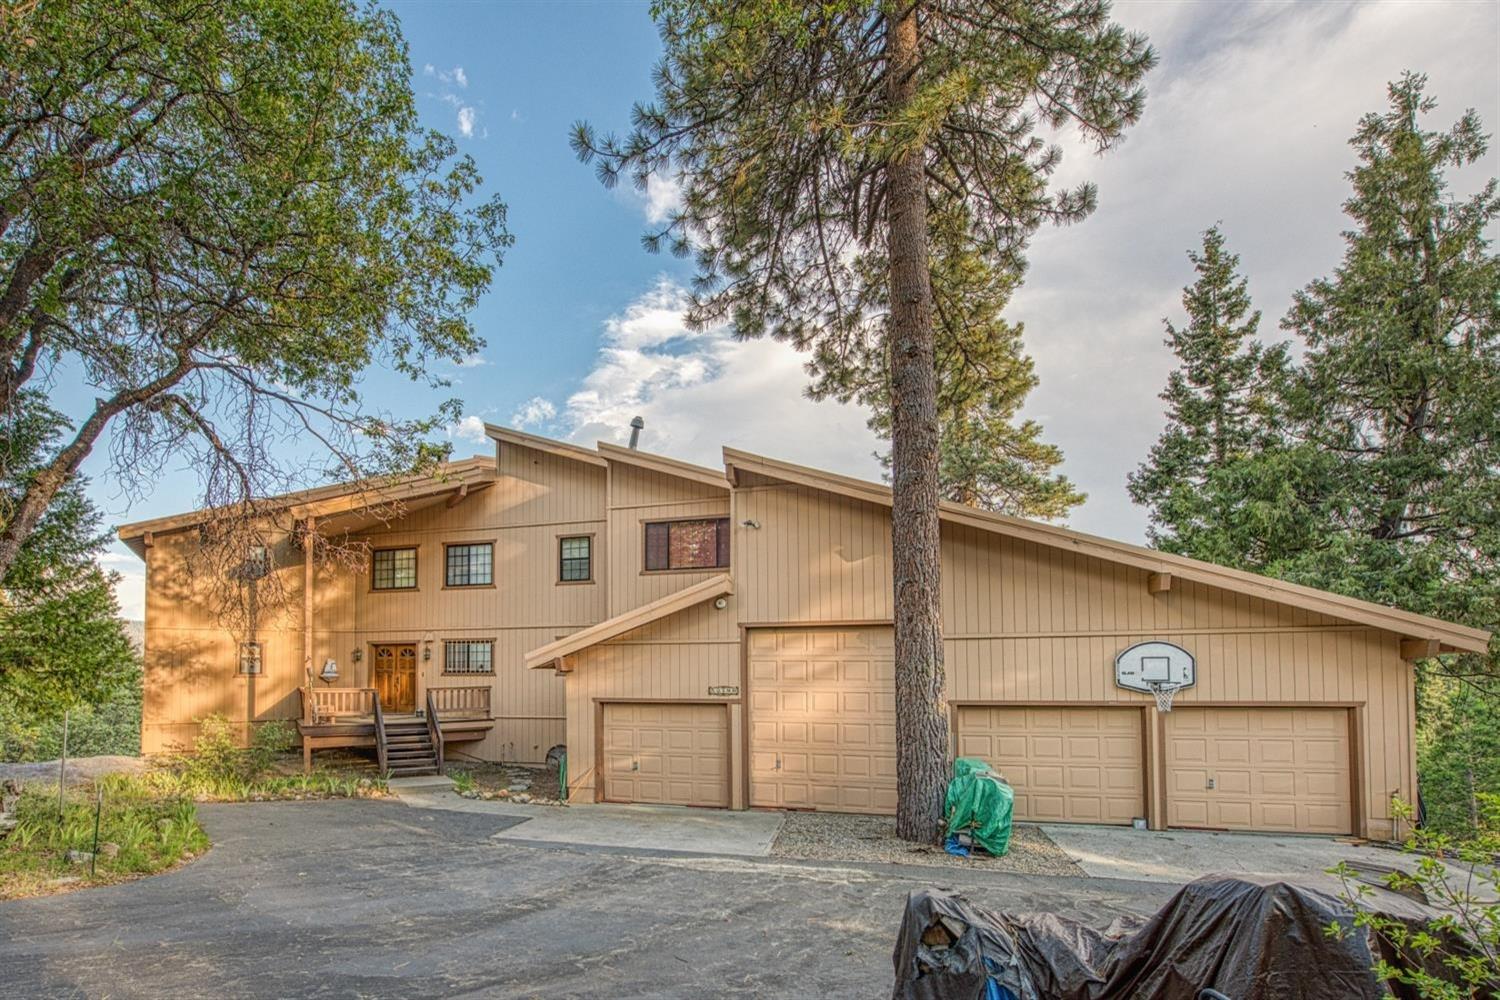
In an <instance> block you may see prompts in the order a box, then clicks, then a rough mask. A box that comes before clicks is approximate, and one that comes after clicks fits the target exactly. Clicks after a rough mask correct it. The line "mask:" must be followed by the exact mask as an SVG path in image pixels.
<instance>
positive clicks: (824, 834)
mask: <svg viewBox="0 0 1500 1000" xmlns="http://www.w3.org/2000/svg"><path fill="white" fill-rule="evenodd" d="M771 855H772V856H773V857H782V858H807V859H814V860H818V861H866V862H878V863H884V864H902V865H933V866H937V867H944V868H969V869H975V868H980V869H984V870H986V871H1009V872H1023V873H1025V874H1028V875H1068V876H1077V877H1082V876H1083V875H1084V874H1085V873H1084V870H1083V869H1082V868H1080V867H1078V865H1077V864H1075V863H1074V862H1073V859H1072V858H1070V857H1068V855H1067V854H1065V853H1064V852H1063V850H1062V848H1060V847H1058V846H1057V845H1056V844H1054V843H1053V842H1052V841H1051V839H1050V838H1048V836H1047V835H1046V834H1045V833H1043V832H1042V830H1041V828H1040V827H1035V826H1027V825H1024V824H1017V825H1016V826H1015V828H1014V829H1013V831H1012V832H1011V838H1010V850H1009V851H1008V852H1007V853H1006V855H1005V857H1003V858H994V857H990V856H989V855H988V854H985V853H983V852H982V851H976V852H974V853H973V854H971V855H970V856H969V857H967V858H960V857H957V856H955V855H952V854H949V853H948V852H947V851H944V850H943V849H942V848H941V847H923V846H919V845H915V844H909V843H907V842H906V841H904V840H899V839H897V837H896V820H895V817H892V816H860V815H855V814H853V813H827V812H789V813H787V814H786V822H785V823H783V824H782V826H781V832H780V833H778V834H777V835H776V842H775V843H774V844H772V845H771Z"/></svg>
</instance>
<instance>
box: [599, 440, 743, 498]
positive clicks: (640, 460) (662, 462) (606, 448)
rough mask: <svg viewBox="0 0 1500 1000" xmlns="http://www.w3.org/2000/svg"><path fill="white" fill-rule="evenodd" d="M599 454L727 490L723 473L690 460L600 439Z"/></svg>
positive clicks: (727, 482) (627, 463) (611, 459)
mask: <svg viewBox="0 0 1500 1000" xmlns="http://www.w3.org/2000/svg"><path fill="white" fill-rule="evenodd" d="M597 447H598V449H599V454H600V455H602V456H604V457H605V458H606V459H608V460H609V461H611V462H620V463H622V464H625V465H635V466H639V467H640V468H643V469H650V470H652V471H653V472H665V473H666V474H667V475H669V476H677V477H678V478H680V479H690V480H692V481H693V482H695V483H702V484H703V485H704V486H713V487H715V488H717V489H721V490H724V491H726V492H727V491H728V490H729V480H728V479H727V478H725V476H724V473H722V472H720V471H719V470H718V469H710V468H706V467H705V466H702V465H694V464H692V463H691V462H683V461H680V460H678V459H675V458H667V457H666V456H665V455H653V454H651V453H650V452H645V451H639V450H637V449H635V448H622V447H620V446H619V445H617V444H610V443H609V442H608V441H600V442H598V445H597Z"/></svg>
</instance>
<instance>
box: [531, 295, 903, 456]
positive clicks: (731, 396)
mask: <svg viewBox="0 0 1500 1000" xmlns="http://www.w3.org/2000/svg"><path fill="white" fill-rule="evenodd" d="M683 306H684V298H683V292H682V290H681V289H680V288H679V287H677V286H676V285H674V284H673V283H671V282H670V281H668V280H666V279H662V280H660V281H659V282H658V283H657V285H656V286H655V287H654V288H652V289H651V290H650V291H648V292H646V293H645V294H643V295H642V296H640V297H639V298H638V299H636V300H635V301H634V302H632V303H631V304H630V305H629V306H628V307H627V308H626V309H625V310H624V312H622V313H620V314H619V315H617V316H614V317H612V318H611V319H610V320H609V321H608V322H607V323H606V324H605V329H604V335H603V337H602V340H601V344H600V349H599V355H598V358H597V359H596V361H595V364H594V367H593V368H592V369H591V370H590V371H589V373H588V375H586V376H585V377H584V379H583V381H582V384H581V385H580V387H579V388H578V390H577V391H576V392H574V393H573V394H572V395H571V396H569V397H568V399H567V401H566V403H565V404H564V406H563V407H562V408H561V415H560V417H559V418H558V421H559V424H560V425H561V426H560V427H559V433H561V434H562V435H563V436H565V437H567V438H569V439H571V440H573V441H577V442H579V443H581V444H585V445H591V444H593V443H594V442H595V441H597V440H605V441H613V442H616V443H622V444H623V443H624V442H626V441H628V440H629V436H630V427H629V424H630V420H631V418H632V417H635V416H640V417H642V418H644V419H645V421H646V429H645V432H644V435H643V437H642V440H641V447H642V448H643V449H645V450H648V451H652V452H657V453H659V454H664V455H670V456H672V457H674V458H681V459H685V460H687V461H691V462H697V463H700V464H702V465H707V466H710V467H718V466H720V465H721V464H722V462H723V456H722V453H721V451H720V449H721V448H722V446H723V445H726V444H727V445H733V446H735V447H739V448H745V449H747V450H750V451H759V452H763V453H766V454H770V455H775V456H777V457H781V458H786V459H790V460H792V461H796V462H804V463H808V464H812V465H817V466H820V467H823V468H828V469H833V470H836V471H839V472H844V473H848V474H850V475H857V476H864V477H867V478H878V477H879V467H878V465H877V463H876V462H875V460H874V458H873V453H874V451H875V449H876V448H877V447H878V446H879V442H878V441H877V440H876V439H875V436H874V435H873V434H871V433H870V431H869V429H868V428H867V427H866V426H865V420H866V418H867V416H868V414H867V413H866V412H865V411H864V410H863V409H861V408H860V407H856V406H844V405H841V404H839V403H835V402H821V403H815V402H813V401H812V400H809V399H808V398H807V397H806V396H805V395H804V394H803V389H804V388H805V387H806V385H807V374H806V372H804V371H803V368H802V364H803V361H804V358H803V357H802V356H801V355H799V354H798V353H797V352H796V351H794V350H792V349H791V348H790V347H788V346H786V345H785V344H782V343H779V342H777V341H774V340H769V339H767V340H749V341H741V340H736V339H735V338H734V337H733V336H732V335H731V334H730V333H729V331H728V330H727V329H725V328H715V329H709V330H701V331H694V330H689V329H688V328H687V326H686V324H685V323H684V322H683ZM541 402H545V401H543V400H532V401H531V402H530V403H528V404H527V405H528V406H530V405H531V404H532V403H541ZM548 406H549V407H550V406H551V404H548ZM522 410H523V411H524V410H525V407H523V408H522ZM523 415H524V412H518V413H517V417H516V418H512V419H513V422H514V421H515V420H516V419H517V418H519V417H521V416H523Z"/></svg>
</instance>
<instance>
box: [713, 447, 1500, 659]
mask: <svg viewBox="0 0 1500 1000" xmlns="http://www.w3.org/2000/svg"><path fill="white" fill-rule="evenodd" d="M724 469H725V474H726V476H727V477H728V479H729V481H730V482H731V483H735V484H736V485H744V484H743V483H741V481H740V476H741V473H749V474H751V477H752V478H753V477H756V476H758V477H763V478H765V479H769V480H775V481H777V482H782V483H791V484H794V485H798V486H805V487H808V488H811V489H815V490H821V491H824V492H828V493H834V494H837V495H840V496H845V497H849V498H852V499H855V500H863V501H865V502H867V503H872V504H878V505H880V506H883V507H889V506H890V505H891V489H890V487H889V486H885V485H882V484H880V483H872V482H868V481H866V480H863V479H854V478H851V477H849V476H841V475H838V474H836V473H832V472H824V471H823V470H821V469H811V468H808V467H807V466H802V465H794V464H792V463H790V462H782V461H779V460H777V459H773V458H766V457H765V456H763V455H755V454H751V453H750V452H744V451H738V450H736V449H734V448H725V449H724ZM939 517H940V518H941V519H942V520H943V521H946V522H948V523H950V524H962V525H966V526H968V527H971V528H976V529H978V530H980V531H988V532H993V533H995V534H1000V535H1008V536H1011V537H1014V538H1018V539H1021V540H1023V541H1028V542H1035V543H1038V544H1042V545H1049V546H1052V547H1054V548H1060V549H1065V550H1067V551H1070V552H1076V553H1078V554H1079V555H1084V556H1090V557H1093V558H1096V559H1103V560H1106V561H1108V562H1114V563H1123V564H1124V565H1127V566H1133V567H1135V568H1137V569H1141V570H1145V571H1146V572H1147V573H1153V574H1162V575H1165V576H1170V577H1177V578H1180V579H1184V580H1193V581H1195V582H1197V583H1202V584H1206V585H1208V586H1211V587H1218V588H1220V589H1223V590H1228V591H1232V592H1235V593H1240V594H1246V595H1249V596H1252V597H1259V598H1263V599H1264V600H1268V601H1274V602H1276V603H1278V604H1288V605H1292V606H1295V607H1299V608H1306V609H1307V610H1310V611H1315V612H1318V613H1320V614H1325V615H1329V616H1330V617H1334V618H1341V619H1344V620H1345V621H1350V622H1355V623H1357V624H1361V625H1369V626H1371V627H1374V628H1379V629H1384V630H1385V631H1388V632H1394V633H1395V634H1397V635H1399V636H1402V637H1403V638H1405V639H1414V640H1422V641H1424V642H1427V643H1436V644H1437V646H1436V649H1435V652H1442V653H1452V652H1468V653H1483V652H1486V651H1487V650H1488V649H1489V642H1490V633H1488V632H1486V631H1484V630H1483V629H1477V628H1470V627H1468V626H1466V625H1457V624H1454V623H1452V622H1445V621H1442V620H1440V619H1437V618H1429V617H1427V616H1426V615H1419V614H1414V613H1412V612H1409V611H1402V610H1400V609H1398V608H1392V607H1387V606H1386V605H1383V604H1375V603H1373V602H1370V601H1361V600H1359V599H1357V598H1353V597H1345V596H1344V595H1342V594H1333V593H1329V592H1328V591H1324V590H1317V589H1315V588H1313V587H1304V586H1302V585H1300V584H1295V583H1288V582H1286V581H1285V580H1277V579H1274V578H1272V577H1268V576H1260V575H1259V574H1256V573H1248V572H1245V571H1244V570H1236V569H1229V568H1227V567H1224V566H1218V565H1215V564H1214V563H1208V562H1202V561H1200V560H1197V559H1189V558H1187V557H1186V556H1177V555H1172V554H1170V553H1167V552H1159V551H1157V550H1155V549H1148V548H1144V547H1143V546H1139V545H1131V544H1129V543H1127V542H1117V541H1114V540H1112V539H1108V538H1100V537H1098V536H1097V535H1088V534H1084V533H1083V532H1081V531H1074V530H1072V529H1071V528H1060V527H1058V526H1057V525H1053V524H1042V523H1040V522H1038V521H1028V520H1026V519H1025V518H1019V517H1010V516H1008V515H1005V514H996V513H993V512H991V511H985V510H977V509H975V508H973V507H965V506H963V505H961V504H955V503H944V504H942V505H940V508H939ZM1427 648H1431V647H1427ZM1429 655H1433V654H1429Z"/></svg>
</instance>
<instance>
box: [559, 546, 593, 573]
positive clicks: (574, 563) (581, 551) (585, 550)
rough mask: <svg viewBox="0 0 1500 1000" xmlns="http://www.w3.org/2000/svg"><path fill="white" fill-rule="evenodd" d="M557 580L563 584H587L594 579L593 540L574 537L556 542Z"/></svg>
mask: <svg viewBox="0 0 1500 1000" xmlns="http://www.w3.org/2000/svg"><path fill="white" fill-rule="evenodd" d="M557 578H558V579H559V580H561V581H562V582H563V583H587V582H589V581H590V580H592V579H593V578H594V539H593V538H592V537H590V536H589V535H574V536H573V537H571V538H562V539H559V540H558V556H557Z"/></svg>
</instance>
